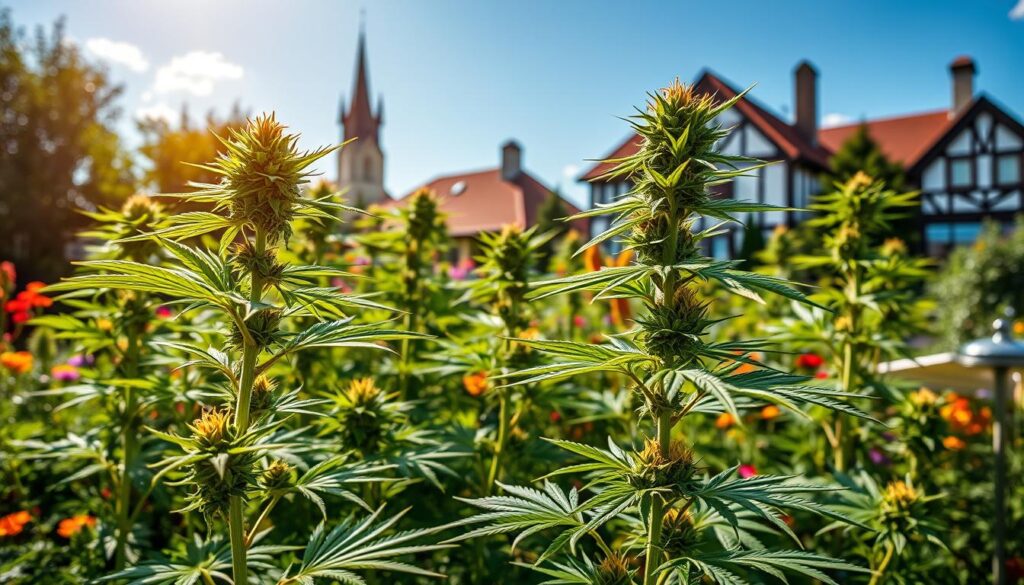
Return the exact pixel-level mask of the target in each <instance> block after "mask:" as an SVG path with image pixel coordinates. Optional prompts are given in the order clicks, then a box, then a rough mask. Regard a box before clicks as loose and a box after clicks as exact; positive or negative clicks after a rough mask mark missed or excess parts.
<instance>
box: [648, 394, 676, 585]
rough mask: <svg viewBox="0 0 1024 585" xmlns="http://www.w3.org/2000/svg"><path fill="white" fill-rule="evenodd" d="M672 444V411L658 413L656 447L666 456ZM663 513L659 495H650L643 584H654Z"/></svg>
mask: <svg viewBox="0 0 1024 585" xmlns="http://www.w3.org/2000/svg"><path fill="white" fill-rule="evenodd" d="M671 445H672V413H671V412H670V411H668V410H665V411H662V412H661V413H660V414H659V415H658V447H659V448H660V449H661V455H662V457H666V458H667V457H668V456H669V453H670V449H671ZM664 515H665V502H664V500H663V499H662V497H661V496H659V495H652V496H651V516H650V521H649V523H648V526H647V531H648V533H647V560H646V561H645V562H644V584H643V585H655V583H657V581H658V575H657V568H658V566H659V565H660V564H661V562H660V561H661V522H662V519H663V517H664Z"/></svg>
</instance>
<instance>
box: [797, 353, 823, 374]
mask: <svg viewBox="0 0 1024 585" xmlns="http://www.w3.org/2000/svg"><path fill="white" fill-rule="evenodd" d="M823 363H825V360H824V359H822V357H821V356H820V355H818V354H816V353H802V354H800V355H798V356H796V367H798V368H804V369H808V370H817V369H818V368H820V367H821V364H823Z"/></svg>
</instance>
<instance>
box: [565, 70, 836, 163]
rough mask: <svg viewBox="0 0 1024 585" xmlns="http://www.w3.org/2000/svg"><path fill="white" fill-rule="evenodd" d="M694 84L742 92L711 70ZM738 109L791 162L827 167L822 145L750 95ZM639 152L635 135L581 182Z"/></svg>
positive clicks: (726, 93) (721, 93)
mask: <svg viewBox="0 0 1024 585" xmlns="http://www.w3.org/2000/svg"><path fill="white" fill-rule="evenodd" d="M695 85H696V86H697V88H698V90H700V91H702V92H704V93H711V94H716V95H717V96H718V97H719V98H721V99H723V100H727V99H730V98H732V97H735V96H736V94H738V93H739V91H738V90H737V89H736V88H734V87H732V86H731V85H729V84H728V83H726V82H725V81H724V80H723V79H722V78H720V77H718V76H717V75H715V74H714V73H711V72H710V71H705V72H704V74H703V75H702V76H701V77H700V79H698V80H697V83H696V84H695ZM735 108H736V110H738V111H739V112H740V113H741V114H743V116H744V117H745V118H746V119H747V120H749V121H750V122H751V123H752V124H754V125H755V126H756V127H757V128H758V129H759V130H760V131H761V132H763V133H764V134H765V135H766V136H767V137H768V138H769V139H770V140H771V141H772V142H773V143H775V144H776V145H777V146H778V147H779V148H780V149H781V150H782V152H783V153H785V155H786V157H787V158H789V159H791V160H796V159H803V160H807V161H810V162H812V163H814V164H817V165H818V166H821V167H825V166H826V165H827V164H828V157H829V152H828V151H827V150H826V149H825V148H822V146H821V145H819V144H812V143H811V142H809V141H808V140H807V139H805V138H804V137H803V136H801V135H800V133H799V132H797V130H796V128H795V127H794V126H793V125H792V124H788V123H786V122H784V121H782V120H781V119H779V117H778V116H776V115H775V114H773V113H771V112H770V111H768V109H766V108H765V107H763V106H761V105H759V104H758V103H757V102H755V101H754V100H753V99H751V98H750V96H749V95H747V96H744V97H743V99H741V100H739V101H738V102H736V105H735ZM639 149H640V137H638V136H637V135H635V134H634V135H632V136H630V137H628V138H626V140H624V141H623V142H622V143H621V144H620V145H619V147H618V148H616V149H615V150H614V151H612V152H611V154H609V155H608V156H607V157H605V159H604V160H602V161H601V162H599V163H597V164H595V165H594V166H593V167H591V168H590V169H588V170H587V172H585V173H584V174H583V175H582V176H580V178H579V180H580V181H592V180H594V179H596V178H597V177H600V176H601V175H603V174H604V173H606V172H608V171H610V170H611V169H612V168H614V167H615V163H609V162H605V160H607V159H615V158H623V157H627V156H630V155H633V154H635V153H636V152H637V151H638V150H639Z"/></svg>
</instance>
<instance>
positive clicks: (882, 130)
mask: <svg viewBox="0 0 1024 585" xmlns="http://www.w3.org/2000/svg"><path fill="white" fill-rule="evenodd" d="M951 125H952V120H950V118H949V110H937V111H933V112H924V113H921V114H909V115H906V116H895V117H891V118H876V119H874V120H863V121H861V122H857V123H855V124H845V125H843V126H833V127H831V128H823V129H821V130H819V131H818V140H819V141H820V142H821V143H822V144H823V145H824V146H825V147H826V148H828V149H829V150H831V151H833V152H835V151H838V150H839V149H840V148H842V146H843V144H844V143H845V142H846V141H847V140H849V139H850V137H851V136H853V135H854V134H856V133H857V130H858V129H860V127H861V126H864V127H866V128H867V131H868V135H870V136H871V138H872V139H873V140H874V141H875V142H876V143H878V147H879V148H880V149H881V151H882V154H884V155H885V157H886V158H887V159H889V160H891V161H893V162H898V163H900V164H902V165H903V166H904V167H906V168H909V167H910V166H911V165H913V164H914V163H915V162H917V160H918V159H919V158H921V155H923V154H924V153H925V152H926V151H927V150H928V149H929V148H930V147H931V145H932V144H934V143H935V141H936V140H938V139H939V138H940V137H942V136H943V135H944V134H945V133H946V130H947V129H948V128H949V127H950V126H951Z"/></svg>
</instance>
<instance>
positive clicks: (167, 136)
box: [138, 104, 245, 193]
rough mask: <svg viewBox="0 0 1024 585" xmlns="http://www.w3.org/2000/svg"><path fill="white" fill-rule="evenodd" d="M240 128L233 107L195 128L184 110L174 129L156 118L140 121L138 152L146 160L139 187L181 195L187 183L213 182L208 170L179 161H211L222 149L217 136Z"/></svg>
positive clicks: (242, 122) (242, 117) (240, 115)
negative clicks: (222, 114) (220, 115)
mask: <svg viewBox="0 0 1024 585" xmlns="http://www.w3.org/2000/svg"><path fill="white" fill-rule="evenodd" d="M244 125H245V114H244V113H243V112H242V110H241V108H240V107H239V106H238V105H237V104H236V105H235V106H234V107H233V108H232V110H231V112H230V113H229V114H228V116H227V117H226V118H224V119H219V118H217V117H216V116H215V115H214V113H213V112H210V113H208V114H207V115H206V119H205V120H204V121H203V123H202V124H199V125H196V124H194V123H193V122H192V119H191V117H190V116H189V114H188V110H186V109H184V108H182V110H181V119H180V121H179V123H178V125H177V126H173V125H171V124H170V123H168V122H167V120H163V119H159V118H147V119H143V120H140V121H139V122H138V129H139V132H140V133H141V134H142V140H143V142H142V146H140V147H139V153H140V154H142V156H143V157H145V158H146V159H147V165H146V168H145V169H144V170H143V173H142V181H143V184H145V185H146V186H147V187H151V188H153V189H155V190H156V191H159V192H161V193H182V192H184V191H187V190H188V184H189V182H195V183H213V182H216V181H217V180H218V177H217V176H216V175H214V174H213V173H212V172H211V171H209V170H208V169H204V168H202V167H198V166H195V165H190V164H188V163H185V162H182V161H189V160H213V159H214V158H215V157H216V156H217V152H218V150H219V149H220V148H222V147H221V144H220V141H218V140H217V136H227V135H228V134H229V130H232V129H234V130H238V129H240V128H242V127H243V126H244Z"/></svg>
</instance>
